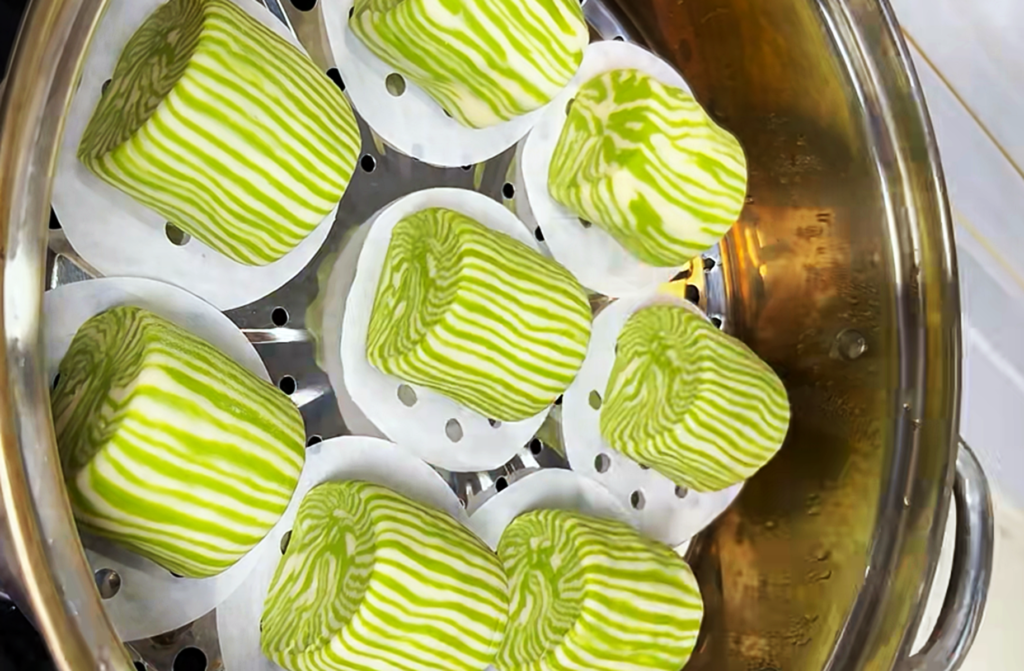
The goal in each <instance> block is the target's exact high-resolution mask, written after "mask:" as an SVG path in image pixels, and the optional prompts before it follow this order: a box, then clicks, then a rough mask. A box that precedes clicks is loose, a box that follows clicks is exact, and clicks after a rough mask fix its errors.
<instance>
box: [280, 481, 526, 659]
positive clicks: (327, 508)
mask: <svg viewBox="0 0 1024 671" xmlns="http://www.w3.org/2000/svg"><path fill="white" fill-rule="evenodd" d="M507 618H508V584H507V582H506V580H505V575H504V573H502V570H501V564H500V563H499V562H498V558H497V557H496V556H495V555H494V553H493V552H491V550H490V549H489V548H488V547H487V546H486V545H484V544H483V543H482V542H481V541H480V540H479V539H477V537H476V536H474V535H473V534H471V533H470V532H469V531H468V530H467V529H466V528H465V527H463V526H462V525H461V524H459V523H458V522H456V521H455V520H454V519H452V518H451V517H450V516H449V515H448V514H446V513H443V512H440V511H438V510H433V509H431V508H427V507H424V506H422V505H420V504H419V503H416V502H413V501H411V500H409V499H407V498H405V497H404V496H401V495H399V494H396V493H395V492H393V491H391V490H390V489H386V488H384V487H381V486H379V485H375V484H371V483H367V482H359V481H350V482H329V483H326V484H322V485H319V486H318V487H315V488H314V489H312V490H311V491H310V492H309V494H307V495H306V498H305V499H303V501H302V504H301V506H299V512H298V516H297V518H296V520H295V526H294V527H293V529H292V535H291V540H290V541H289V543H288V548H287V551H286V552H285V555H284V558H283V559H282V560H281V563H280V564H278V567H277V572H276V574H275V575H274V579H273V582H271V584H270V591H269V593H268V595H267V600H266V603H265V606H264V611H263V620H262V625H261V630H262V636H261V639H262V647H263V653H264V654H265V655H266V656H267V657H268V658H269V659H271V660H273V661H274V662H276V663H277V664H279V665H281V666H282V667H284V668H285V669H288V671H370V670H377V669H400V670H402V671H420V670H422V671H435V670H436V669H444V670H445V671H480V670H482V669H484V668H485V667H487V665H488V664H490V663H491V662H492V661H493V659H494V655H495V653H496V651H497V649H498V644H499V642H500V640H501V636H502V633H503V632H504V630H505V623H506V621H507Z"/></svg>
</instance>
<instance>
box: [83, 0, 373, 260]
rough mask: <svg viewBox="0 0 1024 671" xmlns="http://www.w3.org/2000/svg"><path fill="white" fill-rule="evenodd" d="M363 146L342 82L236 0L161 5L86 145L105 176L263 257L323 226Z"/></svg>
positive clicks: (230, 245) (133, 47) (222, 246)
mask: <svg viewBox="0 0 1024 671" xmlns="http://www.w3.org/2000/svg"><path fill="white" fill-rule="evenodd" d="M358 153H359V129H358V127H357V126H356V120H355V116H354V115H353V114H352V109H351V108H350V107H349V104H348V101H346V100H345V98H344V96H342V94H341V92H340V91H339V90H338V88H337V87H336V86H335V85H334V84H333V83H332V82H331V81H330V80H329V79H328V78H327V77H326V76H325V75H324V74H323V73H322V72H320V71H319V69H317V67H316V66H315V65H314V64H313V63H312V61H310V60H309V58H308V57H307V56H306V55H305V54H303V53H302V52H301V51H299V49H298V48H296V47H294V46H293V45H292V44H290V43H289V42H288V41H286V40H285V39H284V38H282V37H280V36H278V35H277V34H276V33H274V32H273V31H272V30H270V29H269V28H267V27H266V26H264V25H263V24H261V23H260V22H259V21H257V20H256V19H254V18H252V17H251V16H249V14H247V13H246V12H245V11H243V10H242V9H240V8H239V7H238V6H237V5H235V4H234V3H233V2H231V1H230V0H169V2H167V3H166V4H164V5H162V6H160V8H158V9H157V10H156V11H155V12H153V14H152V15H151V16H150V17H149V18H148V19H146V21H145V22H144V23H143V24H142V26H141V27H140V28H139V29H138V31H136V32H135V34H134V35H132V37H131V39H130V40H129V41H128V44H127V45H126V46H125V48H124V51H123V52H122V53H121V56H120V58H119V59H118V61H117V65H116V67H115V69H114V74H113V77H112V78H111V81H110V86H109V88H108V89H107V91H106V93H104V94H103V97H102V98H101V99H100V102H99V104H98V105H97V107H96V110H95V111H94V112H93V115H92V118H91V119H90V120H89V124H88V126H87V127H86V129H85V133H84V134H83V136H82V142H81V144H80V145H79V148H78V158H79V160H80V161H82V163H84V164H85V166H86V167H88V168H89V169H90V170H91V171H92V172H94V173H95V174H96V175H97V176H98V177H99V178H100V179H102V180H103V181H104V182H107V183H108V184H110V185H111V186H114V187H115V188H117V189H120V190H121V191H124V192H125V193H127V194H128V195H130V196H132V197H133V198H134V199H135V200H137V201H139V202H140V203H142V204H143V205H145V206H146V207H148V208H150V209H151V210H154V211H155V212H157V213H159V214H160V215H161V216H163V217H166V218H167V220H168V221H170V222H172V223H174V224H175V225H176V226H178V227H179V228H180V229H181V230H183V231H185V232H186V233H189V234H190V235H192V236H193V237H195V238H196V239H197V240H200V241H202V242H203V243H205V244H207V245H209V246H210V247H212V248H213V249H215V250H216V251H218V252H220V253H221V254H224V255H225V256H227V257H228V258H230V259H233V260H234V261H237V262H239V263H243V264H246V265H252V266H263V265H266V264H268V263H272V262H274V261H277V260H278V259H280V258H281V257H282V256H284V255H285V254H287V253H288V252H290V251H292V250H293V249H295V247H296V246H297V245H298V244H299V243H300V242H302V241H303V240H304V239H305V238H306V236H308V235H309V234H310V233H311V232H312V231H313V229H315V228H316V227H317V226H318V225H319V224H320V223H321V222H322V221H323V219H324V218H325V217H326V216H327V215H328V214H329V213H330V212H331V211H332V210H333V209H334V207H335V206H336V205H337V204H338V201H339V200H341V196H342V194H343V193H344V192H345V188H346V187H347V186H348V182H349V179H350V178H351V177H352V172H353V170H354V169H355V164H356V159H357V155H358Z"/></svg>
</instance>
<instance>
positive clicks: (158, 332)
mask: <svg viewBox="0 0 1024 671" xmlns="http://www.w3.org/2000/svg"><path fill="white" fill-rule="evenodd" d="M59 371H60V378H59V379H58V381H57V386H56V388H55V389H54V391H53V398H52V404H53V422H54V427H55V429H56V433H57V446H58V449H59V452H60V460H61V467H62V469H63V471H64V478H65V482H66V484H67V490H68V496H69V498H70V500H71V506H72V508H73V509H74V513H75V518H76V519H77V520H78V523H79V526H80V528H82V529H83V530H85V531H88V532H90V533H92V534H95V535H98V536H104V537H106V538H110V539H111V540H113V541H116V542H117V543H119V544H120V545H122V546H124V547H126V548H128V549H130V550H132V551H134V552H135V553H137V554H139V555H142V556H143V557H147V558H149V559H151V560H153V561H154V562H156V563H157V564H159V565H161V566H163V567H164V568H166V569H168V570H169V571H171V572H173V573H176V574H178V575H181V576H185V577H189V578H205V577H208V576H212V575H216V574H218V573H220V572H222V571H224V570H225V569H227V568H229V567H230V566H232V565H233V564H234V563H235V562H236V561H238V559H240V558H241V557H242V555H244V554H245V553H247V552H248V551H249V550H251V549H252V548H253V546H255V545H256V544H257V543H259V541H261V540H262V539H263V537H264V536H265V535H266V534H267V532H268V531H270V528H271V527H272V526H273V525H274V524H275V523H277V521H278V519H279V518H280V517H281V515H282V514H283V513H284V510H285V508H286V507H287V505H288V502H289V500H290V499H291V497H292V493H293V492H294V490H295V486H296V484H297V482H298V478H299V472H300V471H301V470H302V465H303V461H304V458H305V453H304V450H305V440H304V438H305V430H304V428H303V423H302V417H301V415H300V414H299V411H298V409H297V408H296V407H295V405H294V404H293V403H292V402H291V400H289V398H288V397H287V396H285V395H284V394H283V393H281V392H280V391H279V390H277V389H276V388H275V387H273V386H272V385H270V384H269V383H267V382H264V381H263V380H261V379H259V378H257V377H256V376H255V375H253V374H252V373H250V372H249V371H247V370H245V369H244V368H242V367H241V366H239V365H238V364H237V363H235V362H234V361H232V360H231V359H229V358H227V357H226V356H225V355H224V354H222V353H220V352H219V351H217V350H216V349H214V348H213V347H212V346H210V345H209V344H207V343H206V342H204V341H202V340H200V339H199V338H196V337H195V336H193V335H191V334H189V333H187V332H185V331H184V330H182V329H181V328H179V327H178V326H176V325H174V324H172V323H171V322H168V321H166V320H164V319H162V318H161V317H158V316H156V315H154V314H152V313H151V312H147V311H145V310H142V309H140V308H135V307H118V308H113V309H111V310H108V311H106V312H104V313H102V314H100V315H97V316H95V317H93V318H92V319H89V320H88V321H86V322H85V323H84V324H83V325H82V326H81V328H80V329H79V330H78V332H77V333H76V334H75V337H74V339H73V340H72V342H71V347H70V348H69V349H68V352H67V354H66V355H65V356H64V358H63V360H62V361H61V363H60V369H59Z"/></svg>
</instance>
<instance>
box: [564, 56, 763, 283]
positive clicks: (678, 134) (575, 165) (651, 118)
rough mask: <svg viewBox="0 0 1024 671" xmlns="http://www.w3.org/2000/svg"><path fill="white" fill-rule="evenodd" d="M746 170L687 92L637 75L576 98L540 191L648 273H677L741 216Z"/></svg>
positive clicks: (611, 79) (584, 90) (594, 86)
mask: <svg viewBox="0 0 1024 671" xmlns="http://www.w3.org/2000/svg"><path fill="white" fill-rule="evenodd" d="M746 188H747V164H746V158H745V157H744V155H743V150H742V148H741V147H740V145H739V143H738V142H737V141H736V138H734V137H733V136H732V135H730V134H729V133H728V132H726V131H724V130H722V129H721V128H720V127H719V126H717V125H716V124H715V122H714V121H712V120H711V119H710V118H709V117H708V115H707V114H706V113H705V112H704V110H703V109H702V108H701V106H700V105H699V104H698V103H697V101H696V100H694V99H693V96H691V95H690V94H689V93H687V92H686V91H684V90H682V89H680V88H676V87H673V86H666V85H665V84H662V83H661V82H660V81H658V80H657V79H655V78H653V77H651V76H650V75H648V74H645V73H643V72H640V71H638V70H613V71H611V72H608V73H605V74H603V75H600V76H598V77H595V78H594V79H592V80H590V81H589V82H587V83H586V84H584V85H583V87H581V88H580V90H579V92H578V93H577V94H576V97H575V98H574V100H573V102H572V106H571V107H570V109H569V115H568V118H567V119H566V123H565V127H564V128H563V130H562V134H561V136H560V137H559V140H558V144H557V145H556V147H555V151H554V155H553V157H552V159H551V169H550V172H549V175H548V190H549V192H550V194H551V196H552V198H554V199H555V200H556V201H558V202H559V203H561V204H562V205H564V206H566V207H568V208H569V209H570V210H572V211H573V212H574V213H575V214H576V215H577V216H579V217H580V218H581V219H584V220H586V221H590V222H592V223H594V224H596V225H598V226H600V227H601V228H603V229H604V230H606V231H607V232H608V233H609V234H611V235H612V237H614V238H615V239H616V240H617V241H618V242H619V244H621V245H622V246H623V247H625V248H626V249H627V250H629V251H630V252H631V253H632V254H633V255H634V256H636V257H637V258H638V259H640V260H641V261H643V262H645V263H648V264H650V265H652V266H658V267H673V266H680V265H683V264H684V263H686V262H687V261H689V260H690V259H692V258H693V257H695V256H697V255H698V254H700V253H701V252H703V251H704V250H706V249H708V248H709V247H711V246H712V245H714V244H715V243H717V242H718V241H719V239H721V238H722V236H723V235H725V233H726V232H727V231H728V230H729V228H730V227H731V226H732V225H733V224H734V223H735V222H736V219H737V218H738V217H739V214H740V210H742V208H743V203H744V199H745V197H746Z"/></svg>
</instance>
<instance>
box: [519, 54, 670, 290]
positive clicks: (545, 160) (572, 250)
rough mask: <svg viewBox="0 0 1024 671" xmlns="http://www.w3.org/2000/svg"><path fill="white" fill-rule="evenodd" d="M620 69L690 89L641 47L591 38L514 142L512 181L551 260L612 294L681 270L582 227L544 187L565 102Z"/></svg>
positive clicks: (595, 228)
mask: <svg viewBox="0 0 1024 671" xmlns="http://www.w3.org/2000/svg"><path fill="white" fill-rule="evenodd" d="M620 69H635V70H640V71H641V72H645V73H647V74H649V75H651V76H652V77H655V78H656V79H658V80H659V81H661V82H662V83H664V84H668V85H671V86H677V87H679V88H681V89H683V90H685V91H689V90H690V87H689V86H688V85H687V83H686V81H685V80H683V77H682V76H681V75H680V74H679V73H678V72H677V71H676V70H675V68H673V67H672V66H671V65H669V64H668V63H666V62H665V61H663V60H661V59H660V58H658V57H657V56H655V55H654V54H652V53H651V52H649V51H647V50H646V49H643V48H641V47H638V46H636V45H633V44H629V43H626V42H616V41H606V42H594V43H593V44H591V45H590V46H589V47H587V49H586V51H585V52H584V53H583V64H582V65H581V66H580V69H579V72H577V73H576V76H575V77H574V78H573V80H572V81H571V82H570V83H569V85H568V86H567V87H566V88H565V89H564V90H563V91H562V92H561V93H560V94H559V95H558V96H557V97H556V98H555V99H554V100H553V101H552V102H551V104H549V105H548V106H547V107H545V108H544V113H543V115H542V116H541V118H540V119H539V120H538V121H537V125H536V126H535V127H534V128H533V130H532V131H531V132H530V135H529V136H528V137H527V138H526V139H525V140H523V141H522V142H521V143H520V144H519V146H518V147H517V156H518V161H517V162H516V165H517V169H516V176H515V182H514V184H515V186H516V199H515V206H516V213H517V214H518V215H519V216H520V217H521V218H522V219H523V222H524V223H526V225H527V226H529V227H530V230H531V231H534V232H535V231H536V229H537V227H538V226H539V227H540V229H541V232H542V234H543V236H544V241H545V243H546V244H547V246H548V248H549V249H550V251H551V255H552V256H553V257H554V258H555V260H556V261H558V262H559V263H561V264H562V265H563V266H565V267H566V268H567V269H568V270H569V272H571V273H572V274H573V275H575V276H576V277H577V279H579V281H580V283H581V284H583V286H585V287H587V288H588V289H591V290H592V291H596V292H597V293H601V294H605V295H606V296H611V297H618V296H627V295H630V294H634V293H638V292H643V291H645V290H650V289H653V288H654V287H656V286H657V285H659V284H661V283H663V282H667V281H668V280H670V279H671V278H672V277H673V276H674V275H676V273H678V272H679V270H680V269H681V268H680V267H675V268H656V267H653V266H649V265H647V264H646V263H644V262H642V261H640V260H639V259H638V258H636V257H635V256H633V255H632V254H631V253H630V252H629V251H627V250H626V248H625V247H623V246H622V245H620V244H619V243H618V242H617V241H616V240H615V238H613V237H612V236H611V235H609V234H608V233H606V232H605V231H604V230H603V229H602V228H600V227H599V226H596V225H592V226H590V227H588V228H585V227H584V226H583V225H582V224H581V223H580V220H579V218H578V217H577V216H576V215H575V214H574V213H573V212H572V211H571V210H569V208H567V207H565V206H564V205H562V204H561V203H559V202H557V201H555V199H554V198H552V197H551V194H550V193H549V192H548V175H549V173H550V168H551V158H552V156H553V155H554V153H555V146H556V145H557V144H558V139H559V137H560V136H561V134H562V129H563V127H564V126H565V120H566V118H567V116H568V110H569V107H570V101H571V100H573V98H575V96H576V93H577V92H578V91H579V89H580V87H581V86H583V85H584V84H586V83H587V82H589V81H590V80H592V79H594V78H595V77H597V76H599V75H601V74H604V73H605V72H610V71H612V70H620Z"/></svg>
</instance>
